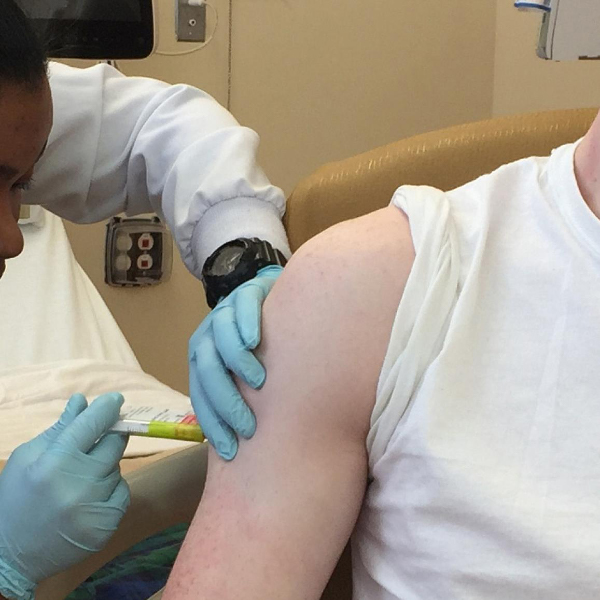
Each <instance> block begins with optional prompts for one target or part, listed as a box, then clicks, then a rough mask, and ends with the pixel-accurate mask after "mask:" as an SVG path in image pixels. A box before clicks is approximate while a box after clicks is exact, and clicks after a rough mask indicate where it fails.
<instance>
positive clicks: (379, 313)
mask: <svg viewBox="0 0 600 600" xmlns="http://www.w3.org/2000/svg"><path fill="white" fill-rule="evenodd" d="M413 261H414V249H413V245H412V239H411V235H410V228H409V224H408V218H407V217H406V215H405V214H404V213H403V212H402V211H400V210H399V209H397V208H396V207H393V206H390V207H387V208H384V209H381V210H378V211H375V212H373V213H370V214H368V215H366V216H364V217H359V218H357V219H353V220H350V221H345V222H343V223H340V224H338V225H335V226H334V227H331V228H329V229H328V230H326V231H325V232H323V233H321V234H319V235H318V236H316V237H314V238H313V239H311V240H309V241H308V242H307V243H306V244H304V245H303V246H302V247H301V248H300V249H299V250H298V251H297V252H296V254H295V255H294V256H293V257H292V259H291V261H290V263H289V265H288V267H286V269H285V271H284V273H283V275H282V276H281V278H280V279H279V281H278V283H277V284H276V286H275V288H274V290H273V292H272V293H271V295H270V296H269V297H268V298H267V301H266V303H265V323H264V332H263V340H264V342H263V344H262V346H261V348H260V349H259V353H260V354H261V355H262V356H263V357H264V359H265V360H266V361H267V363H268V362H270V361H273V363H274V366H276V367H277V368H278V367H279V366H280V364H281V362H282V361H284V362H285V361H286V359H285V357H282V356H281V354H279V353H278V354H277V355H276V356H275V353H272V355H271V356H270V355H269V350H270V347H271V345H272V344H274V343H276V344H278V345H279V344H282V343H284V344H291V341H290V340H291V339H300V340H302V343H303V345H304V349H305V352H310V355H311V356H312V358H313V360H314V362H321V363H322V364H324V363H326V364H327V365H328V369H327V373H324V377H335V374H336V373H337V375H338V376H339V377H341V376H342V374H343V373H345V374H347V375H352V377H351V379H350V380H349V381H348V387H349V388H351V390H357V391H359V390H360V392H361V393H359V395H360V397H361V398H364V396H363V394H362V391H364V390H366V389H368V390H370V392H371V394H370V397H369V400H370V401H371V403H370V406H368V412H369V414H370V410H371V409H372V401H374V394H375V386H376V384H377V379H378V376H379V371H380V368H381V364H382V362H383V358H384V354H385V351H386V349H387V344H388V341H389V336H390V333H391V328H392V325H393V320H394V318H395V314H396V311H397V308H398V304H399V301H400V298H401V296H402V293H403V291H404V286H405V284H406V280H407V278H408V275H409V272H410V270H411V268H412V264H413ZM276 363H277V364H276ZM287 367H288V369H287V372H288V373H289V369H293V368H294V366H293V364H289V365H287ZM267 368H268V365H267ZM323 384H324V385H325V384H326V381H324V382H323ZM349 391H350V390H349ZM332 410H333V411H334V412H337V407H334V408H333V409H332Z"/></svg>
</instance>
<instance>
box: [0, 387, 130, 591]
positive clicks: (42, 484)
mask: <svg viewBox="0 0 600 600" xmlns="http://www.w3.org/2000/svg"><path fill="white" fill-rule="evenodd" d="M122 404H123V397H122V396H121V395H120V394H105V395H103V396H100V397H99V398H98V399H97V400H96V401H95V402H93V403H92V404H91V405H90V406H89V408H88V407H87V402H86V400H85V398H84V396H82V395H81V394H75V395H74V396H72V397H71V399H70V400H69V403H68V404H67V407H66V408H65V411H64V412H63V414H62V416H61V417H60V420H59V421H58V422H57V423H56V424H55V425H53V426H52V427H51V428H50V429H48V430H46V431H45V432H44V433H42V434H40V435H39V436H38V437H36V438H35V439H33V440H32V441H30V442H27V443H26V444H23V445H21V446H19V447H18V448H17V449H16V450H15V451H14V452H13V453H12V455H11V456H10V458H9V459H8V462H7V463H6V467H5V468H4V470H3V471H2V474H0V594H3V595H4V596H6V597H8V598H18V599H24V600H30V599H33V597H34V589H35V586H36V584H37V583H39V582H40V581H41V580H43V579H46V578H47V577H50V576H51V575H54V574H56V573H58V572H59V571H62V570H64V569H67V568H68V567H70V566H72V565H74V564H76V563H78V562H80V561H82V560H83V559H85V558H86V557H87V556H89V555H90V554H92V553H94V552H97V551H98V550H100V549H101V548H102V547H103V546H104V545H105V544H106V542H108V540H109V538H110V537H111V535H112V534H113V532H114V531H115V529H116V528H117V525H118V524H119V521H120V520H121V518H122V516H123V515H124V513H125V511H126V509H127V506H128V505H129V488H128V486H127V483H126V482H125V480H124V479H123V478H122V477H121V474H120V471H119V460H120V458H121V457H122V456H123V451H124V450H125V446H126V445H127V440H126V438H124V437H123V436H121V435H119V434H110V435H107V436H105V437H102V439H100V441H98V439H99V438H101V436H103V434H105V433H106V432H107V430H108V429H109V428H110V427H111V426H112V425H113V424H114V423H115V421H116V420H117V419H118V417H119V409H120V408H121V405H122Z"/></svg>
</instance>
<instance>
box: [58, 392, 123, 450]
mask: <svg viewBox="0 0 600 600" xmlns="http://www.w3.org/2000/svg"><path fill="white" fill-rule="evenodd" d="M121 406H123V396H122V395H121V394H117V393H112V394H103V395H102V396H99V397H98V398H96V400H94V402H92V403H91V404H90V406H89V407H88V408H87V409H86V410H84V411H83V412H82V413H81V414H80V415H79V416H78V417H77V418H76V419H75V420H74V421H73V422H72V423H71V424H70V425H69V426H68V427H67V428H66V429H65V430H64V431H63V433H62V435H61V436H59V438H58V439H57V442H58V443H60V444H62V445H64V446H65V447H66V448H69V449H73V448H76V449H77V450H79V451H80V452H83V453H86V454H87V453H88V452H89V451H90V450H91V449H92V448H93V447H94V446H95V444H96V442H97V441H98V440H99V439H100V438H101V437H102V436H103V435H104V434H105V433H106V432H107V431H108V430H109V429H110V428H111V427H112V426H113V425H114V424H115V423H116V422H117V420H118V419H119V411H120V409H121Z"/></svg>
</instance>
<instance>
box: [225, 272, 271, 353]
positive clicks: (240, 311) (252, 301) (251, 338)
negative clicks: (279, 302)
mask: <svg viewBox="0 0 600 600" xmlns="http://www.w3.org/2000/svg"><path fill="white" fill-rule="evenodd" d="M267 293H268V292H267ZM267 293H265V291H264V289H263V288H262V286H260V285H254V284H248V285H246V286H241V287H239V288H238V289H237V290H235V291H234V292H233V294H234V297H233V299H232V302H233V305H234V309H235V322H236V324H237V329H238V331H239V334H240V337H241V340H242V343H243V344H244V346H245V347H246V348H248V349H250V350H253V349H254V348H256V347H257V346H258V344H259V343H260V321H261V319H260V317H261V313H262V305H263V302H264V301H265V298H266V297H267Z"/></svg>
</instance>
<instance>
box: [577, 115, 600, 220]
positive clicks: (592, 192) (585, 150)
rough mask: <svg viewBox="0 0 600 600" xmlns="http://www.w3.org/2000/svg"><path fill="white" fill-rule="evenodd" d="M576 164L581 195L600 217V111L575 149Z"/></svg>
mask: <svg viewBox="0 0 600 600" xmlns="http://www.w3.org/2000/svg"><path fill="white" fill-rule="evenodd" d="M574 166H575V177H576V178H577V184H578V185H579V190H580V191H581V195H582V196H583V199H584V200H585V202H586V204H587V205H588V206H589V207H590V209H591V210H592V212H593V213H594V214H595V215H596V216H597V217H598V218H599V219H600V113H598V115H597V116H596V119H595V121H594V122H593V123H592V126H591V127H590V129H589V130H588V132H587V133H586V134H585V136H584V138H583V140H581V143H580V144H579V146H577V149H576V150H575V165H574Z"/></svg>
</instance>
